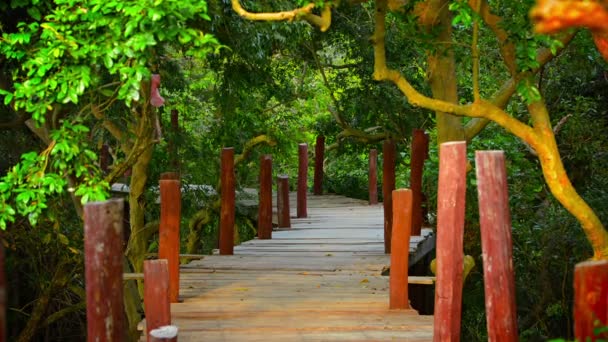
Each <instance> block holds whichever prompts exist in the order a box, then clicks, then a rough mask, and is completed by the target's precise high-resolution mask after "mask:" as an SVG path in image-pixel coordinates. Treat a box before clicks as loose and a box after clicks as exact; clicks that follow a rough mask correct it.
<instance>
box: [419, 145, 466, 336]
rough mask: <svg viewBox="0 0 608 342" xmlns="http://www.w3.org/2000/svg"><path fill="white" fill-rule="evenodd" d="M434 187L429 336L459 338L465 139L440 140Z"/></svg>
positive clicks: (464, 193)
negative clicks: (433, 273)
mask: <svg viewBox="0 0 608 342" xmlns="http://www.w3.org/2000/svg"><path fill="white" fill-rule="evenodd" d="M438 187H439V190H438V191H437V248H436V255H437V257H436V260H437V273H436V274H437V283H436V284H435V312H434V316H435V317H434V319H435V321H434V324H433V327H434V334H433V340H434V341H437V342H439V341H459V340H460V319H461V317H460V315H461V309H462V283H463V280H462V277H463V275H462V273H463V238H464V213H465V198H466V190H467V145H466V142H464V141H458V142H447V143H443V144H441V146H440V152H439V185H438ZM414 212H415V210H414ZM412 226H413V223H412Z"/></svg>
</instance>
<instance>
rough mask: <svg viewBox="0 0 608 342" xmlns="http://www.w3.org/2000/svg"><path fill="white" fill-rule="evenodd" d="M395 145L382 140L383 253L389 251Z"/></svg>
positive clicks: (392, 142)
mask: <svg viewBox="0 0 608 342" xmlns="http://www.w3.org/2000/svg"><path fill="white" fill-rule="evenodd" d="M396 154H397V146H396V145H395V142H394V141H392V140H384V144H383V145H382V158H383V160H384V161H383V164H382V172H383V173H382V198H383V205H384V253H386V254H390V252H391V232H392V230H393V199H392V196H391V193H392V192H393V190H395V162H396Z"/></svg>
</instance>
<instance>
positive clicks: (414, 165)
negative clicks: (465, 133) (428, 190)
mask: <svg viewBox="0 0 608 342" xmlns="http://www.w3.org/2000/svg"><path fill="white" fill-rule="evenodd" d="M428 150H429V136H428V134H426V133H424V130H421V129H415V130H414V132H413V133H412V161H411V164H410V166H411V170H410V188H411V189H412V210H413V211H412V236H420V230H421V229H422V170H423V168H424V160H425V159H426V157H427V155H428Z"/></svg>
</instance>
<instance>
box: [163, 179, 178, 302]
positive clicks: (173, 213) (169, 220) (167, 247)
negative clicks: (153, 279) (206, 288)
mask: <svg viewBox="0 0 608 342" xmlns="http://www.w3.org/2000/svg"><path fill="white" fill-rule="evenodd" d="M181 208H182V194H181V188H180V181H179V180H177V179H161V180H160V225H159V228H158V258H159V259H166V260H167V264H168V266H169V298H170V300H171V303H177V301H178V296H179V248H180V237H179V230H180V229H179V228H180V224H181Z"/></svg>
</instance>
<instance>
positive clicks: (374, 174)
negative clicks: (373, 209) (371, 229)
mask: <svg viewBox="0 0 608 342" xmlns="http://www.w3.org/2000/svg"><path fill="white" fill-rule="evenodd" d="M368 177H369V204H370V205H373V204H378V150H376V149H375V148H374V149H372V150H370V151H369V175H368Z"/></svg>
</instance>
